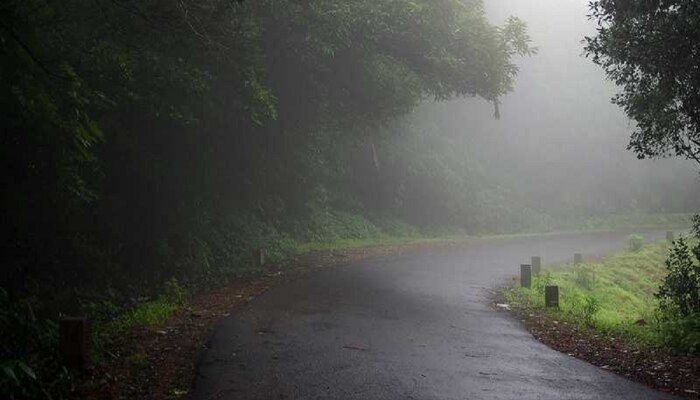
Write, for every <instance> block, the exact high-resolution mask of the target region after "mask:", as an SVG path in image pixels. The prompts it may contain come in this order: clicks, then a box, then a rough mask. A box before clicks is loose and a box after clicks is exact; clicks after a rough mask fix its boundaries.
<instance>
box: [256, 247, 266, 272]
mask: <svg viewBox="0 0 700 400" xmlns="http://www.w3.org/2000/svg"><path fill="white" fill-rule="evenodd" d="M264 265H265V250H264V249H257V250H253V266H255V267H256V268H260V267H262V266H264Z"/></svg>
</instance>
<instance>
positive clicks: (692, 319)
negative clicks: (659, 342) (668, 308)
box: [660, 314, 700, 355]
mask: <svg viewBox="0 0 700 400" xmlns="http://www.w3.org/2000/svg"><path fill="white" fill-rule="evenodd" d="M660 327H661V329H660V331H661V332H660V333H661V337H662V338H663V341H664V343H665V344H666V345H667V346H669V347H670V348H672V349H673V350H675V351H676V352H679V353H682V354H690V355H700V314H692V315H689V316H687V317H681V318H678V317H677V316H676V315H673V316H670V317H669V316H666V317H664V318H663V319H662V322H661V325H660Z"/></svg>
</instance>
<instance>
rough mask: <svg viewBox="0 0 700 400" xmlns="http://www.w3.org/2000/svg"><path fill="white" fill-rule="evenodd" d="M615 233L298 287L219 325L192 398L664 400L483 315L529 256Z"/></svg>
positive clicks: (307, 281)
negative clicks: (492, 292) (494, 292)
mask: <svg viewBox="0 0 700 400" xmlns="http://www.w3.org/2000/svg"><path fill="white" fill-rule="evenodd" d="M628 233H629V232H616V233H585V234H562V235H556V236H539V237H525V238H511V239H484V240H478V241H474V242H472V243H469V244H466V245H464V246H461V247H460V248H452V249H441V250H433V251H424V252H416V253H412V254H404V255H398V256H389V257H384V258H378V259H373V260H367V261H363V262H358V263H355V264H349V265H346V266H342V267H338V268H334V269H330V270H326V271H322V272H318V273H313V274H310V275H308V276H306V277H304V278H301V279H298V280H296V281H294V282H291V283H289V284H286V285H283V286H280V287H277V288H275V289H273V290H271V291H269V292H267V293H266V294H264V295H263V296H261V297H260V298H258V299H256V300H255V301H253V302H252V303H250V304H249V305H248V306H247V307H246V308H245V309H243V310H241V311H239V312H237V313H236V314H234V315H232V316H231V317H230V318H228V319H226V320H225V321H223V323H222V324H221V325H220V326H219V327H218V329H217V330H216V332H215V333H214V335H213V337H212V338H211V341H210V343H209V348H208V350H207V351H205V352H204V354H203V355H202V357H201V360H200V363H199V367H198V373H197V377H196V380H195V383H194V387H193V398H194V399H196V400H205V399H206V400H208V399H370V400H375V399H376V400H378V399H425V400H428V399H556V400H560V399H577V400H581V399H635V400H642V399H671V398H672V397H670V396H668V395H665V394H662V393H660V392H656V391H654V390H652V389H649V388H646V387H644V386H641V385H639V384H636V383H633V382H630V381H628V380H626V379H624V378H621V377H618V376H616V375H614V374H612V373H609V372H606V371H604V370H602V369H599V368H597V367H595V366H592V365H590V364H587V363H585V362H582V361H579V360H577V359H575V358H572V357H569V356H567V355H564V354H561V353H558V352H556V351H554V350H551V349H549V348H548V347H546V346H544V345H543V344H541V343H539V342H538V341H537V340H535V339H534V338H533V337H532V336H531V335H530V334H529V333H528V332H526V331H525V330H524V329H523V327H522V326H521V325H520V323H519V322H518V321H517V320H515V319H513V318H512V317H510V316H509V315H508V314H507V313H501V312H495V311H493V309H492V307H491V306H490V304H489V302H488V298H487V289H489V288H492V287H494V286H495V285H498V284H500V283H503V282H504V281H506V280H507V279H510V277H512V276H513V275H515V274H516V273H517V272H518V269H519V265H520V263H521V262H527V261H528V260H529V257H530V256H531V255H538V254H539V255H541V256H542V257H543V259H544V263H545V265H547V264H557V263H562V262H566V261H568V260H570V259H571V257H572V254H573V253H575V252H581V253H583V254H584V257H589V258H590V257H593V256H599V255H603V254H607V253H610V252H613V251H615V250H618V249H621V248H623V247H624V245H625V239H626V237H627V235H628ZM662 235H663V234H662V233H653V232H652V233H649V232H647V233H646V234H645V236H646V237H647V238H655V239H660V238H661V237H662Z"/></svg>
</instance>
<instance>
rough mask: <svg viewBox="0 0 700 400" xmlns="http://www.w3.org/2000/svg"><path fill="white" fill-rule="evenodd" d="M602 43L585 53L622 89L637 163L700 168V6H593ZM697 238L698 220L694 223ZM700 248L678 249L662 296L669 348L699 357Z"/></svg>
mask: <svg viewBox="0 0 700 400" xmlns="http://www.w3.org/2000/svg"><path fill="white" fill-rule="evenodd" d="M590 10H591V17H592V18H593V19H594V20H595V21H597V23H598V31H597V35H596V36H594V37H590V38H587V47H586V51H587V54H588V55H589V56H591V57H592V59H593V61H594V62H595V63H597V64H598V65H600V66H602V67H603V68H604V69H605V72H606V73H607V75H608V77H609V78H610V79H612V80H613V81H614V82H615V83H616V84H617V85H619V86H620V87H621V88H622V92H621V93H619V94H618V95H617V96H616V97H615V98H614V100H613V101H614V102H615V103H616V104H618V105H619V106H621V107H622V108H623V109H624V110H625V112H626V113H627V115H628V116H629V117H630V118H631V119H633V120H634V121H635V122H636V124H637V127H636V130H635V132H634V133H633V135H632V140H631V142H630V146H629V148H630V149H632V150H634V151H635V152H636V153H637V155H638V156H639V157H640V158H644V157H662V156H666V155H670V154H675V155H680V156H684V157H687V158H689V159H691V160H694V161H696V162H697V163H698V164H700V70H699V69H698V62H699V61H700V60H698V50H699V48H698V46H700V41H699V40H698V39H700V24H698V21H699V20H700V4H698V3H697V2H696V1H692V0H656V1H647V0H625V1H621V0H600V1H593V2H591V3H590ZM694 233H695V235H696V237H700V217H697V216H696V217H695V232H694ZM699 259H700V244H696V245H695V246H693V247H692V248H691V246H689V245H688V244H687V243H686V241H685V240H684V239H682V238H681V239H679V240H678V241H676V242H674V244H673V247H672V249H671V252H670V255H669V257H668V259H667V261H666V266H667V268H668V275H667V276H666V278H665V280H664V282H663V284H662V285H661V288H660V290H659V293H658V297H659V299H660V305H661V309H662V311H663V312H664V314H665V318H666V319H667V330H666V336H667V341H668V342H669V343H670V344H671V345H672V346H673V347H674V348H676V349H679V350H682V351H688V352H698V351H700V266H698V264H697V263H698V260H699Z"/></svg>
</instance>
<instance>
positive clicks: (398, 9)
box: [0, 0, 532, 398]
mask: <svg viewBox="0 0 700 400" xmlns="http://www.w3.org/2000/svg"><path fill="white" fill-rule="evenodd" d="M531 52H532V49H531V48H530V46H529V39H528V36H527V35H526V33H525V26H524V24H523V23H522V22H521V21H519V20H517V19H515V18H511V19H509V20H508V21H507V22H506V23H505V24H504V25H503V26H501V27H497V26H493V25H491V24H490V23H489V22H488V21H487V20H486V18H485V15H484V11H483V7H482V4H481V2H480V1H479V0H437V1H436V0H418V1H415V0H412V1H408V0H381V1H376V0H371V1H370V0H356V1H345V0H306V1H292V0H262V1H233V0H183V1H159V0H147V1H143V0H119V1H114V0H96V1H90V2H85V1H80V0H67V1H66V0H60V1H59V0H8V1H4V2H2V4H1V5H0V119H1V120H2V122H3V123H2V125H1V126H0V130H1V131H2V132H1V134H0V141H1V142H0V168H1V169H2V171H3V173H2V180H1V183H0V185H1V188H0V190H1V192H0V193H1V195H0V213H1V214H0V218H1V219H2V221H3V223H2V226H1V228H0V232H1V233H0V239H1V242H0V243H2V244H1V246H2V248H1V249H0V254H1V256H0V257H2V260H1V262H2V268H3V271H2V273H0V287H4V288H7V289H8V291H9V292H8V293H7V294H5V293H4V292H3V298H2V299H1V300H2V305H3V309H4V311H3V313H4V314H3V316H2V318H3V326H2V332H0V333H1V334H2V336H3V337H8V336H7V335H8V332H10V331H11V332H13V333H12V335H13V336H12V337H13V338H14V337H15V336H17V335H19V336H17V337H16V339H17V340H14V339H13V340H12V341H8V342H7V346H9V347H6V346H5V341H3V347H2V353H1V354H0V358H1V359H2V360H3V361H2V364H1V366H2V371H3V374H2V375H0V386H2V388H3V392H4V393H11V395H12V396H13V397H17V398H22V397H26V396H36V395H40V394H41V393H44V392H43V391H44V390H47V391H48V392H47V393H52V394H54V395H57V394H58V393H60V390H58V389H54V388H53V387H52V386H51V385H52V384H51V383H50V382H48V381H47V379H53V378H56V377H57V375H56V371H60V368H58V367H57V366H56V365H54V363H55V362H56V357H55V354H40V353H41V352H42V351H44V350H42V349H43V347H42V346H48V347H46V348H47V349H54V348H55V346H51V343H53V341H54V340H55V339H56V329H55V326H53V325H51V323H50V321H49V322H46V324H45V323H44V322H42V321H45V320H47V318H48V319H49V320H50V319H52V318H55V317H56V316H57V315H58V314H59V313H78V312H80V313H89V314H91V316H94V317H96V318H98V319H100V318H107V317H104V316H106V315H111V317H110V318H114V317H115V316H114V315H112V314H114V313H113V311H114V310H113V309H114V305H115V304H130V303H133V302H136V301H138V300H134V298H140V297H142V296H144V295H146V296H147V295H148V293H149V292H151V291H152V290H159V289H160V288H161V287H162V283H163V282H165V281H167V280H168V279H170V278H172V277H178V278H182V279H186V280H187V281H188V282H203V283H206V282H213V281H216V280H218V279H219V278H221V276H222V275H228V276H230V275H235V276H240V275H244V274H247V273H249V272H250V270H251V269H252V267H253V266H252V265H251V263H250V262H249V255H250V251H251V249H254V248H256V247H261V246H263V245H264V246H265V247H267V250H268V254H269V255H270V256H271V257H272V258H275V257H279V255H281V254H283V253H284V252H285V251H288V250H289V249H290V248H291V238H292V237H294V238H297V239H300V240H315V239H328V238H332V237H334V235H337V236H342V237H343V238H347V237H354V236H359V237H368V236H371V235H372V230H373V229H374V230H376V229H377V228H376V226H375V225H374V224H372V223H369V222H368V221H367V220H366V219H365V218H364V217H362V216H359V215H358V214H362V213H364V214H366V215H368V214H370V213H371V212H372V210H374V211H375V212H377V213H381V210H380V209H379V208H373V205H372V204H369V203H367V204H365V201H364V200H365V199H369V198H371V195H369V194H370V193H372V191H376V190H377V189H378V187H377V184H378V182H376V181H373V180H372V179H371V177H372V176H373V175H374V172H375V171H376V168H379V167H378V162H377V160H376V155H375V157H374V159H372V157H370V158H369V159H368V158H367V154H372V153H371V152H370V153H368V152H367V151H366V150H367V149H368V148H373V144H372V140H373V137H375V136H376V135H377V134H378V132H379V131H380V129H379V127H380V126H382V125H383V124H385V123H387V122H388V121H390V120H392V119H394V118H397V117H399V116H402V115H405V114H406V113H408V112H410V111H411V110H412V109H413V108H414V107H415V106H416V105H417V104H418V103H419V102H421V101H423V100H425V99H435V100H445V99H450V98H453V97H460V96H478V97H481V98H484V99H486V100H487V101H489V102H491V103H493V104H495V105H496V107H497V104H498V99H499V97H501V96H503V95H504V94H505V93H507V92H509V91H510V90H511V89H512V86H513V80H514V78H515V75H516V73H517V67H516V66H515V65H514V64H513V61H512V57H514V56H516V55H527V54H530V53H531ZM367 146H369V147H367ZM358 149H359V150H358ZM375 154H376V153H375ZM360 190H361V191H362V193H366V194H367V196H364V197H363V196H362V194H361V193H360V192H359V191H360ZM384 224H385V225H386V226H387V227H399V229H400V230H403V231H408V230H409V229H405V228H404V227H403V226H402V225H400V223H397V222H393V221H391V220H390V219H387V221H386V222H385V223H384ZM39 295H40V296H41V297H40V300H41V301H40V302H38V303H37V304H36V307H34V308H32V309H27V308H26V307H24V306H19V304H25V303H20V302H18V301H17V299H18V297H29V298H31V297H33V296H39ZM151 297H152V298H155V296H151ZM35 298H39V297H35ZM27 304H29V303H27ZM151 308H153V309H154V310H156V311H155V312H153V313H152V314H153V316H154V318H157V317H158V315H160V314H159V311H158V310H161V309H162V308H163V307H161V306H160V305H159V304H155V306H153V307H151ZM165 308H167V307H165ZM25 322H26V324H25ZM25 325H26V326H30V327H32V329H38V330H40V333H41V332H46V335H44V336H41V338H42V339H41V340H35V339H37V338H38V337H39V336H37V335H32V334H29V335H25V333H26V332H23V331H21V330H20V329H19V328H18V326H25ZM13 327H14V328H13ZM42 335H43V333H42ZM22 340H24V341H22ZM37 346H38V347H37ZM46 363H49V364H51V365H48V364H46ZM44 364H46V365H44ZM47 365H48V366H47ZM47 371H50V373H49V375H46V372H47ZM34 375H38V378H36V379H35V376H34ZM47 376H48V378H47ZM57 379H58V378H57ZM25 381H26V382H29V381H34V382H41V384H36V385H29V384H24V383H26V382H25ZM63 389H65V388H63ZM63 389H61V390H63Z"/></svg>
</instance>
